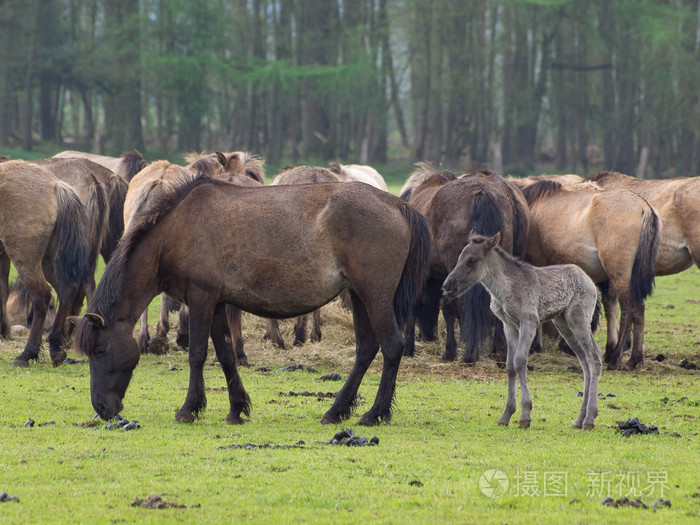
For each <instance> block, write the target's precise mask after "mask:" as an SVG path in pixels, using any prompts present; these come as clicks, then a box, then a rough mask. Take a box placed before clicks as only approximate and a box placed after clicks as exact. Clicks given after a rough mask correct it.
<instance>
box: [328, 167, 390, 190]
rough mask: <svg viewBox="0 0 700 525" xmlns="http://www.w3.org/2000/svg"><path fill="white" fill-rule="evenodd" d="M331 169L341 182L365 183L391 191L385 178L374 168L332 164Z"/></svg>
mask: <svg viewBox="0 0 700 525" xmlns="http://www.w3.org/2000/svg"><path fill="white" fill-rule="evenodd" d="M330 167H331V171H332V172H333V173H335V174H336V175H338V178H339V179H340V182H350V181H353V180H354V181H357V182H364V183H365V184H369V185H370V186H374V187H375V188H379V189H380V190H384V191H389V189H388V188H387V185H386V181H385V180H384V177H382V175H381V174H380V173H379V172H378V171H377V170H375V169H374V168H373V167H372V166H366V165H364V164H340V163H338V162H331V163H330Z"/></svg>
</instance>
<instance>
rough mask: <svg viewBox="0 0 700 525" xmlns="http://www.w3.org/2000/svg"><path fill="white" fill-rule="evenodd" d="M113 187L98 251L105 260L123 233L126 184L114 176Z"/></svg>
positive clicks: (107, 260) (114, 248)
mask: <svg viewBox="0 0 700 525" xmlns="http://www.w3.org/2000/svg"><path fill="white" fill-rule="evenodd" d="M112 182H113V184H114V187H113V188H112V191H111V192H110V194H109V225H108V228H107V234H106V235H105V240H104V242H103V243H102V249H101V250H100V253H101V254H102V258H103V259H104V260H105V262H106V263H107V262H109V260H110V259H111V258H112V254H113V253H114V250H116V249H117V243H118V242H119V239H121V237H122V234H123V233H124V199H126V190H127V187H128V184H127V183H126V181H125V180H124V179H122V178H121V177H118V176H117V177H114V180H113V181H112Z"/></svg>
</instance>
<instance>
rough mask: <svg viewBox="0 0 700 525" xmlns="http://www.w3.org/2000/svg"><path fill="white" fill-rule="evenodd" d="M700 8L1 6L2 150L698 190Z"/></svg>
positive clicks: (413, 0)
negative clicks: (680, 184)
mask: <svg viewBox="0 0 700 525" xmlns="http://www.w3.org/2000/svg"><path fill="white" fill-rule="evenodd" d="M699 16H700V0H586V1H581V0H501V1H489V0H471V1H465V0H440V1H438V0H432V1H431V0H352V1H351V0H119V1H112V0H1V1H0V152H7V151H8V150H11V151H14V150H12V148H18V149H19V150H20V151H24V152H30V151H31V150H34V151H36V150H37V149H42V148H43V149H55V150H56V151H57V150H60V149H81V150H86V151H93V152H96V153H103V154H109V155H120V154H121V153H122V152H123V151H126V150H129V149H132V148H136V149H138V150H140V151H142V152H146V153H147V157H150V158H169V157H173V156H174V155H175V154H179V153H181V152H186V151H192V150H196V151H199V150H213V149H226V150H250V151H253V152H255V153H258V154H259V155H260V156H262V157H264V158H265V159H266V160H267V163H268V165H272V166H281V165H284V164H285V163H300V162H304V163H325V162H326V161H329V160H340V161H341V162H346V163H350V162H354V163H362V164H373V165H384V164H386V163H387V162H391V161H394V160H397V159H400V160H402V161H406V162H407V163H408V164H410V163H412V162H416V161H432V162H441V163H443V165H445V166H448V167H452V168H455V169H463V170H464V169H468V168H473V167H480V166H488V167H489V168H491V169H495V170H497V171H499V172H502V173H506V174H523V175H524V174H527V173H531V172H533V171H536V170H543V171H546V170H552V171H558V172H576V173H579V174H590V173H591V172H593V171H595V170H597V169H612V170H617V171H621V172H624V173H628V174H634V175H637V176H640V177H647V178H652V177H671V176H681V175H696V174H698V173H700V111H699V105H700V100H699V97H698V95H699V94H700V89H699V88H700V37H699V24H698V21H699Z"/></svg>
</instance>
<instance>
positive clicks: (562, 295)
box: [443, 232, 602, 429]
mask: <svg viewBox="0 0 700 525" xmlns="http://www.w3.org/2000/svg"><path fill="white" fill-rule="evenodd" d="M500 239H501V234H500V232H499V233H497V234H496V235H494V236H492V237H485V236H483V235H472V236H471V237H470V239H469V244H467V246H465V247H464V250H462V253H461V254H460V255H459V260H458V262H457V266H455V268H454V270H452V272H451V273H450V275H448V276H447V279H445V283H444V284H443V290H444V294H445V296H446V297H457V296H459V295H461V294H463V293H464V292H465V291H467V290H468V289H469V288H470V287H471V286H473V285H474V284H476V283H482V284H483V285H484V286H485V287H486V289H487V290H488V291H489V293H490V294H491V310H492V311H493V313H494V314H496V316H498V318H499V319H500V320H501V321H503V326H504V329H505V333H506V341H507V342H508V356H507V358H506V372H507V373H508V398H507V400H506V407H505V410H504V411H503V415H502V416H501V417H500V419H499V420H498V424H499V425H508V423H509V422H510V418H511V416H512V415H513V413H514V412H515V389H516V384H515V380H516V376H517V378H518V380H519V381H520V396H521V399H520V402H521V412H520V426H521V427H523V428H527V427H529V426H530V411H531V410H532V399H531V397H530V392H529V390H528V387H527V356H528V353H529V351H530V345H531V344H532V340H533V339H534V337H535V333H536V332H537V328H538V327H539V325H540V323H543V322H545V321H550V320H551V321H552V322H554V325H555V326H556V327H557V329H558V330H559V332H560V333H561V335H562V337H563V338H564V339H565V340H566V342H567V343H568V344H569V346H570V347H571V348H572V349H573V351H574V352H575V354H576V356H577V357H578V360H579V362H580V363H581V368H582V370H583V401H582V402H581V411H580V413H579V416H578V417H577V418H576V420H575V421H574V423H573V426H574V427H575V428H584V429H590V428H593V426H594V420H595V417H596V416H597V415H598V381H599V380H600V372H601V368H602V363H601V358H600V357H601V356H600V349H599V348H598V345H596V343H595V340H594V339H593V331H594V330H595V327H596V326H597V324H598V314H599V312H600V303H599V301H598V290H597V288H596V286H595V284H593V281H591V279H590V277H588V276H587V275H586V274H585V272H584V271H583V270H581V268H579V267H578V266H576V265H573V264H563V265H555V266H545V267H537V266H532V265H531V264H528V263H525V262H523V261H521V260H519V259H517V258H515V257H513V256H512V255H510V254H508V253H506V252H505V251H504V250H503V249H502V248H501V247H499V246H498V241H499V240H500Z"/></svg>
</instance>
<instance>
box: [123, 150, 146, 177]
mask: <svg viewBox="0 0 700 525" xmlns="http://www.w3.org/2000/svg"><path fill="white" fill-rule="evenodd" d="M121 159H122V161H121V165H122V166H123V168H124V172H125V173H126V174H127V177H128V179H129V180H131V178H132V177H133V176H134V175H136V174H137V173H138V172H139V171H141V170H142V169H143V168H145V167H146V165H147V164H146V161H145V160H144V158H143V157H142V156H141V154H140V153H139V152H138V151H136V150H131V151H127V152H126V153H124V154H123V155H122V157H121Z"/></svg>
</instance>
